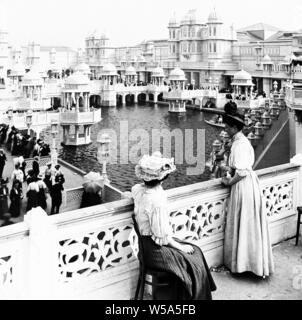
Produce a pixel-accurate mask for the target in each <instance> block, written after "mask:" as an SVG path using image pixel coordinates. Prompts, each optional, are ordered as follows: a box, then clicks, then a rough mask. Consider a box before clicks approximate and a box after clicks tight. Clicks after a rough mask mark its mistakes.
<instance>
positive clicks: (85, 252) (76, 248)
mask: <svg viewBox="0 0 302 320" xmlns="http://www.w3.org/2000/svg"><path fill="white" fill-rule="evenodd" d="M131 230H132V226H130V225H129V226H122V227H119V228H115V227H113V228H109V229H107V230H102V231H97V232H93V233H89V234H87V235H85V236H82V237H78V238H74V239H67V240H63V241H60V242H59V243H60V250H59V272H60V277H61V281H65V282H68V281H69V280H70V279H76V278H79V277H87V276H89V275H91V274H93V273H97V272H100V271H104V270H106V269H109V268H112V267H116V266H118V265H122V264H125V263H127V262H129V261H130V260H134V259H135V256H134V255H133V251H132V249H131V246H130V241H129V239H128V238H129V234H130V232H131Z"/></svg>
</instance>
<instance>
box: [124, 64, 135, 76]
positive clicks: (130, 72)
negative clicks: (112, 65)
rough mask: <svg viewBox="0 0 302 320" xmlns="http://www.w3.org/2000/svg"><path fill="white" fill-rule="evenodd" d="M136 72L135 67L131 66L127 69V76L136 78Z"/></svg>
mask: <svg viewBox="0 0 302 320" xmlns="http://www.w3.org/2000/svg"><path fill="white" fill-rule="evenodd" d="M135 75H136V70H135V68H134V67H132V66H130V67H128V68H127V69H126V76H135Z"/></svg>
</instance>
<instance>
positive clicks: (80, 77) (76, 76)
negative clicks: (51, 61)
mask: <svg viewBox="0 0 302 320" xmlns="http://www.w3.org/2000/svg"><path fill="white" fill-rule="evenodd" d="M65 84H66V85H88V84H89V79H88V77H87V76H86V75H84V74H83V73H81V72H79V71H76V72H74V73H73V74H72V75H71V76H69V77H68V78H67V79H66V81H65Z"/></svg>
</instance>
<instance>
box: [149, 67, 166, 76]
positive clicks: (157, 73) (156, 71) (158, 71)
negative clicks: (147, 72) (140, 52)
mask: <svg viewBox="0 0 302 320" xmlns="http://www.w3.org/2000/svg"><path fill="white" fill-rule="evenodd" d="M152 77H161V78H164V77H165V73H164V70H163V69H162V68H160V67H157V68H155V69H154V70H153V71H152Z"/></svg>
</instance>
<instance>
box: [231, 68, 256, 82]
mask: <svg viewBox="0 0 302 320" xmlns="http://www.w3.org/2000/svg"><path fill="white" fill-rule="evenodd" d="M234 80H252V76H251V75H250V74H249V73H248V72H246V71H244V70H242V69H241V70H240V71H239V72H237V73H235V74H234Z"/></svg>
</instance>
